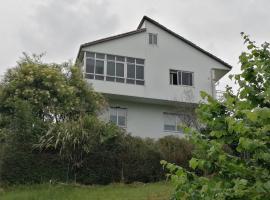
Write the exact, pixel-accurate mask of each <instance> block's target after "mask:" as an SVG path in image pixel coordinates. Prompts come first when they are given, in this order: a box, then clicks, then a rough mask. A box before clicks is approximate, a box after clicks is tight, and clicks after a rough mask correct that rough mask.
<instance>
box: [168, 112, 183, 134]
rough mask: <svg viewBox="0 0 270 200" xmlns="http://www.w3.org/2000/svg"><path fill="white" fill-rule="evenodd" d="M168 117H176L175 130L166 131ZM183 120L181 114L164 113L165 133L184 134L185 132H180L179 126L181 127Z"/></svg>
mask: <svg viewBox="0 0 270 200" xmlns="http://www.w3.org/2000/svg"><path fill="white" fill-rule="evenodd" d="M166 115H167V116H168V115H170V116H174V117H175V123H174V125H175V129H174V130H166V129H165V125H166V124H165V119H166ZM181 118H183V114H179V113H169V112H164V113H163V131H164V132H173V133H174V132H175V133H183V130H178V127H179V125H181Z"/></svg>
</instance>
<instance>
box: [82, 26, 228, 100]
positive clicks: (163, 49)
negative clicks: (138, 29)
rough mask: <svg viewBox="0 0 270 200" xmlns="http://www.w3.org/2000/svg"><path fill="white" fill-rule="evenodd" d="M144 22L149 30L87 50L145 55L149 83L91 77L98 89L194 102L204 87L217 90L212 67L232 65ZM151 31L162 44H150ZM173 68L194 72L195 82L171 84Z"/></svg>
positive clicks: (223, 68)
mask: <svg viewBox="0 0 270 200" xmlns="http://www.w3.org/2000/svg"><path fill="white" fill-rule="evenodd" d="M144 26H145V27H146V28H147V32H142V33H138V34H135V35H131V36H128V37H124V38H119V39H115V40H111V41H107V42H104V43H99V44H96V45H93V46H90V47H85V48H83V50H86V51H93V52H100V53H107V54H114V55H120V56H129V57H135V58H143V59H145V67H144V71H145V85H143V86H141V85H132V84H125V83H114V82H106V81H100V80H89V81H90V82H91V83H92V84H93V87H94V88H95V89H96V90H97V91H99V92H103V93H107V94H118V95H127V96H136V97H142V98H151V99H160V100H173V101H181V102H192V103H198V102H199V100H200V91H206V92H207V93H209V94H212V93H213V88H212V85H213V82H212V75H211V70H212V69H222V70H226V71H228V68H226V67H225V66H224V65H222V64H221V63H219V62H217V61H216V60H214V59H212V58H210V57H209V56H207V55H205V54H203V53H202V52H200V51H199V50H197V49H195V48H194V47H191V46H190V45H188V44H186V43H185V42H183V41H181V40H180V39H178V38H176V37H174V36H172V35H171V34H169V33H167V32H166V31H164V30H163V29H160V28H159V27H157V26H155V25H153V24H151V23H150V22H148V21H145V24H144ZM149 32H150V33H157V34H158V45H156V46H155V45H149V44H148V33H149ZM170 69H175V70H185V71H192V72H194V86H181V85H170V83H169V81H170V80H169V70H170ZM226 71H225V72H226Z"/></svg>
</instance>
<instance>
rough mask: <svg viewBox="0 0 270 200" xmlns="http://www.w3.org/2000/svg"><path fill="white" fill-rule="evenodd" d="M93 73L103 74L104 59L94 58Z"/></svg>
mask: <svg viewBox="0 0 270 200" xmlns="http://www.w3.org/2000/svg"><path fill="white" fill-rule="evenodd" d="M95 74H104V61H101V60H96V71H95Z"/></svg>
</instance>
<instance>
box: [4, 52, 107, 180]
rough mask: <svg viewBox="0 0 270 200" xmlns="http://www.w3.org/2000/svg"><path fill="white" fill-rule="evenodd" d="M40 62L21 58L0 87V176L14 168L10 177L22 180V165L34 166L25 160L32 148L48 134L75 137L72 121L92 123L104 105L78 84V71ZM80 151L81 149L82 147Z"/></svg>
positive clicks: (80, 79)
mask: <svg viewBox="0 0 270 200" xmlns="http://www.w3.org/2000/svg"><path fill="white" fill-rule="evenodd" d="M41 59H42V55H40V56H39V55H33V56H28V55H26V54H25V55H24V58H22V59H21V60H20V61H19V62H18V64H17V66H16V67H15V68H13V69H10V70H9V71H8V72H7V73H6V74H5V76H4V79H3V81H2V83H1V85H0V138H1V143H2V148H1V149H0V150H1V152H0V156H1V157H0V160H1V163H0V164H1V166H0V169H1V170H0V175H1V174H4V173H5V172H7V171H8V170H12V169H14V170H15V169H16V170H17V169H18V171H16V172H15V171H14V173H13V174H16V173H17V174H18V173H21V174H22V175H21V176H22V177H23V176H24V174H26V172H25V171H24V170H28V168H29V167H26V165H23V164H22V163H25V164H29V163H31V162H34V161H33V160H31V159H32V158H30V157H29V156H30V155H34V154H36V152H35V151H36V150H35V149H34V148H33V145H34V144H36V143H38V142H39V138H40V137H41V136H44V135H47V134H48V133H49V132H52V130H53V132H56V130H57V131H58V132H59V130H61V131H62V132H61V133H62V135H59V137H62V136H63V134H64V133H70V132H71V131H74V134H77V135H79V134H80V133H81V132H82V130H84V129H82V128H81V126H79V124H78V125H77V124H76V122H82V121H85V120H86V119H88V117H92V118H93V119H95V118H97V113H98V112H99V111H101V110H102V109H103V107H104V105H105V104H106V103H105V99H104V98H103V97H102V96H101V95H100V94H99V93H96V92H95V91H94V90H93V89H92V88H91V86H90V85H89V84H88V83H87V82H86V81H85V80H84V79H83V77H82V73H81V70H80V68H79V67H78V66H76V65H72V64H70V63H64V64H60V65H59V64H54V63H53V64H47V63H43V62H42V60H41ZM95 120H96V122H97V121H98V120H97V119H95ZM92 125H93V126H95V124H93V123H92ZM78 126H79V127H78ZM104 126H105V125H104ZM76 128H79V129H78V130H77V129H76ZM98 128H103V127H101V126H100V125H99V124H97V126H95V129H94V130H97V129H98ZM92 130H93V128H92ZM82 136H84V135H82ZM66 137H68V135H67V136H66ZM76 137H77V136H76ZM76 137H75V139H77V138H76ZM59 139H61V138H58V140H59ZM72 139H74V138H72ZM68 142H70V140H68ZM76 142H77V141H75V146H76V144H77V143H76ZM59 144H60V143H59ZM67 145H70V144H67ZM56 147H57V148H58V147H59V145H58V144H57V145H56ZM83 148H85V150H87V149H86V147H85V146H83ZM63 149H66V146H64V147H63ZM57 150H58V149H56V151H57ZM50 151H52V152H53V151H55V150H51V149H50ZM16 155H19V157H16ZM27 158H29V159H28V160H27ZM20 161H21V162H20ZM12 163H13V164H12ZM16 163H18V164H16ZM9 164H12V165H16V168H15V167H11V166H10V165H9ZM21 164H22V165H21ZM18 166H19V167H18ZM25 179H27V178H25Z"/></svg>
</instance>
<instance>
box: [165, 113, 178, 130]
mask: <svg viewBox="0 0 270 200" xmlns="http://www.w3.org/2000/svg"><path fill="white" fill-rule="evenodd" d="M164 130H166V131H167V130H168V131H175V130H176V115H173V114H164Z"/></svg>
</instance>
